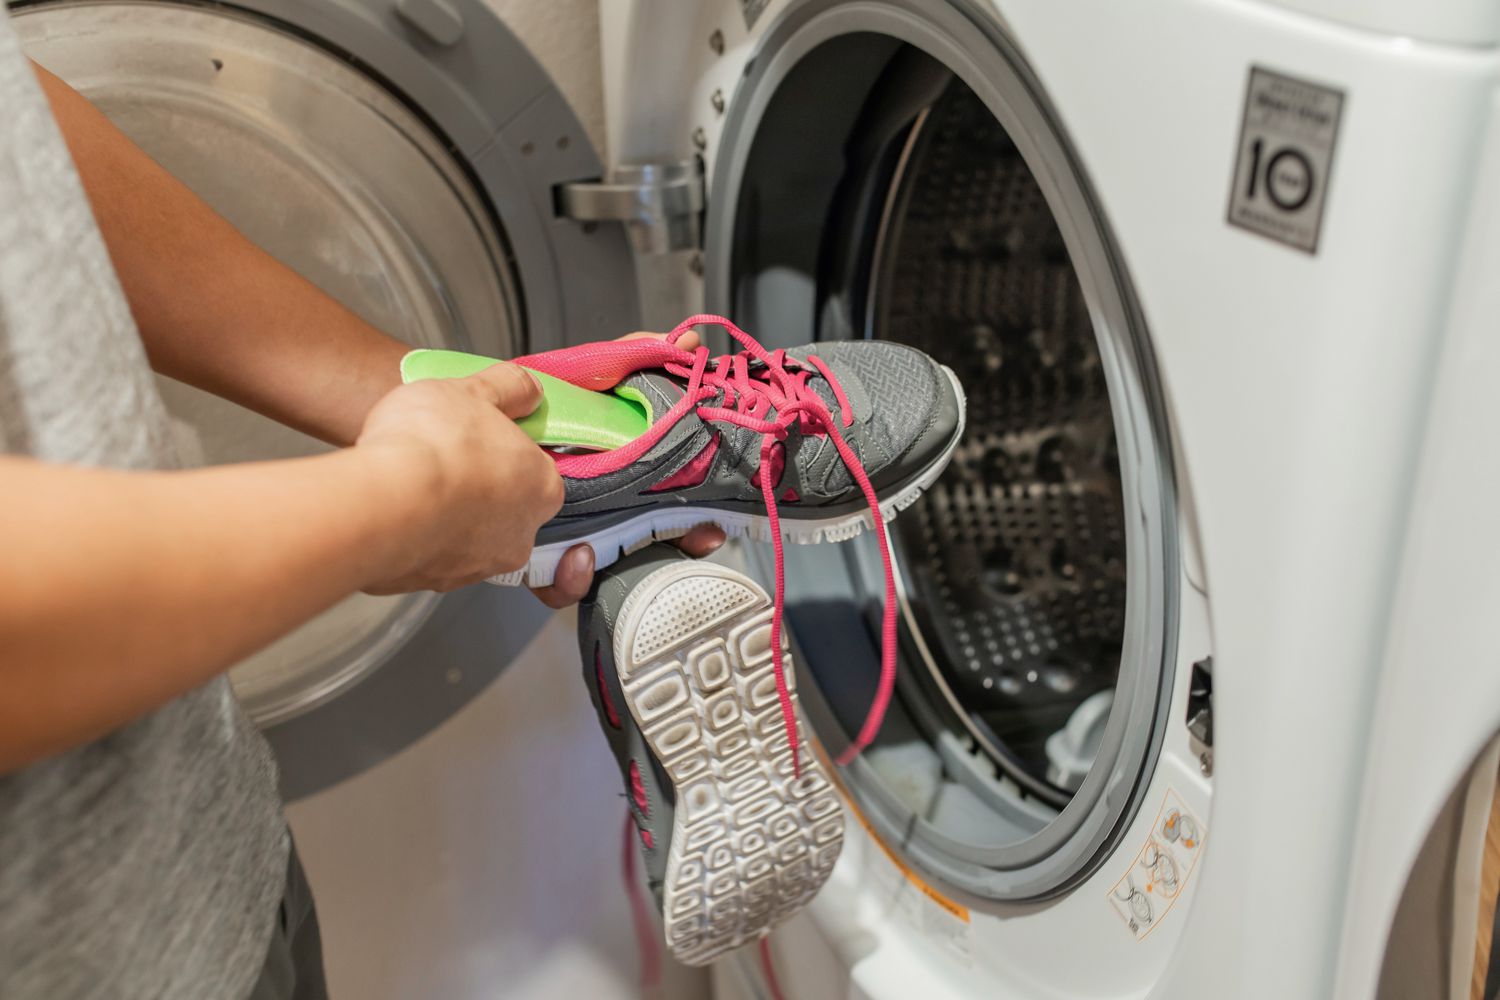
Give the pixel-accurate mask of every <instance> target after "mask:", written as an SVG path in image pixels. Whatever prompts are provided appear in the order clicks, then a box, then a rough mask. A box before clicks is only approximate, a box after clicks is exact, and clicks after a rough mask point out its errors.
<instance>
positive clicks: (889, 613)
mask: <svg viewBox="0 0 1500 1000" xmlns="http://www.w3.org/2000/svg"><path fill="white" fill-rule="evenodd" d="M700 323H716V324H718V325H719V326H722V327H723V328H724V329H725V330H727V331H729V335H730V336H731V337H733V338H734V339H735V340H737V341H739V343H740V344H741V345H742V346H743V347H744V348H745V350H744V351H742V352H741V353H738V354H727V355H724V356H722V357H720V358H718V359H716V360H715V362H714V365H713V367H712V368H710V367H709V350H708V348H706V347H700V348H698V349H697V350H696V351H694V352H693V355H692V357H693V364H692V366H691V368H686V367H684V366H682V365H680V364H674V363H670V362H669V363H668V364H666V365H664V366H663V367H664V368H666V370H667V371H669V372H671V373H672V374H674V375H676V376H678V377H679V378H686V379H687V380H688V381H687V390H686V394H685V395H684V397H683V399H684V400H691V402H690V404H689V405H691V406H693V407H695V408H696V409H697V411H698V416H699V417H701V418H702V419H703V420H706V421H709V422H722V423H727V424H732V425H734V426H736V427H745V428H748V429H750V430H752V431H755V432H756V433H758V434H760V435H761V445H760V468H761V474H760V493H761V498H762V499H763V500H764V501H765V505H766V516H767V518H768V519H769V520H770V522H771V548H772V549H773V550H774V552H775V556H776V558H775V564H776V587H775V596H774V598H773V610H772V614H771V648H772V649H773V650H777V651H779V650H780V649H781V633H782V614H783V610H784V608H785V604H786V569H785V552H784V551H783V549H782V541H781V511H780V508H779V507H778V506H777V501H776V487H777V482H776V480H777V478H778V477H777V476H776V474H775V473H774V472H773V471H772V470H773V468H774V467H775V465H776V451H777V449H778V448H780V447H783V444H782V443H783V442H784V441H785V440H786V438H787V435H788V434H789V433H790V432H791V430H792V428H793V427H796V426H798V425H800V427H801V430H802V432H803V433H804V434H826V435H828V437H829V438H830V439H831V440H832V441H833V444H834V447H835V448H837V449H838V453H839V457H840V458H841V459H843V462H844V466H845V467H846V468H847V469H848V470H849V474H850V475H851V476H853V477H854V481H855V482H856V483H857V484H859V488H860V491H861V492H862V493H863V494H864V496H865V502H866V503H867V504H869V507H870V515H871V517H872V519H873V522H874V529H875V537H876V539H877V540H878V542H879V545H880V559H881V562H882V563H883V564H884V568H885V609H884V615H883V619H882V623H881V624H882V628H881V633H882V634H881V649H880V682H879V684H878V685H877V687H876V690H875V697H874V699H873V701H872V702H871V704H870V710H869V712H868V714H867V715H866V717H865V721H864V724H863V725H862V726H861V727H860V730H859V733H858V735H856V737H855V739H854V742H853V743H851V744H850V745H849V746H848V748H846V749H845V750H844V752H843V753H842V754H841V755H840V756H839V758H838V763H839V764H840V766H842V765H845V764H848V763H849V762H850V761H851V760H853V759H854V758H855V757H856V756H857V755H858V754H859V753H860V752H861V751H862V750H864V749H865V747H867V746H869V744H870V741H871V740H873V739H874V738H875V734H876V733H877V732H879V730H880V724H881V722H882V721H883V720H884V718H885V712H886V708H887V706H888V705H889V704H890V700H891V691H892V689H893V687H894V686H895V682H896V579H895V574H894V573H893V572H892V569H891V553H890V544H889V542H888V541H887V539H886V535H885V518H884V517H883V516H882V515H881V513H880V499H879V497H877V496H876V495H875V487H874V486H873V485H872V484H871V482H870V477H869V474H868V473H866V472H865V467H864V464H863V463H861V462H860V460H859V456H858V455H856V454H855V453H854V449H853V448H851V447H850V446H849V443H848V442H847V441H845V440H844V435H843V430H842V429H843V428H844V427H848V426H849V425H850V424H852V423H854V411H853V410H852V409H851V408H850V406H849V399H848V397H847V396H845V395H844V389H843V387H842V386H840V385H839V382H838V379H836V378H835V377H834V375H833V372H831V371H829V369H828V366H827V365H826V364H824V363H823V360H822V359H821V358H819V357H817V356H816V355H812V354H810V355H808V356H807V362H806V363H807V364H809V365H811V366H812V367H813V368H814V369H816V370H817V373H818V374H820V375H822V376H823V378H824V380H825V381H827V383H828V385H829V387H830V388H831V389H832V390H833V396H834V399H835V400H836V401H837V402H838V405H839V415H838V418H835V417H834V414H833V413H832V412H831V411H830V410H829V408H828V404H827V403H825V402H824V401H823V398H822V397H821V396H819V395H818V394H817V393H816V392H815V391H813V389H812V388H811V387H809V386H808V384H807V380H808V379H809V378H810V377H811V376H812V374H813V373H812V372H811V371H809V370H808V369H807V368H804V367H802V366H801V365H799V364H797V363H796V362H795V361H792V360H790V359H788V358H787V356H786V352H785V351H780V350H778V351H767V350H766V349H765V348H764V347H762V346H761V345H760V344H758V343H757V342H756V341H755V339H754V338H753V337H751V336H750V335H749V334H748V333H746V332H745V331H743V330H741V329H740V328H739V327H738V326H736V325H734V324H733V323H731V322H730V321H729V320H727V319H725V318H724V317H722V316H709V315H699V316H689V317H688V318H687V319H685V320H683V321H682V322H681V323H679V324H677V326H676V328H674V329H673V330H672V332H671V333H669V334H667V343H668V344H671V345H673V346H675V345H676V343H677V341H678V340H679V339H681V337H682V335H683V334H684V333H686V332H687V331H688V330H690V329H692V328H693V327H694V326H697V325H699V324H700ZM750 360H754V361H758V362H760V363H761V365H762V366H763V367H762V368H761V369H760V370H759V371H758V372H755V373H754V374H755V375H760V376H763V377H760V378H757V377H753V376H752V371H751V367H750ZM789 365H790V366H792V367H791V368H789V367H788V366H789ZM721 395H722V397H723V398H722V400H720V405H716V406H709V405H704V404H705V403H706V402H707V401H708V400H711V399H717V398H718V397H720V396H721ZM731 405H732V407H733V408H731ZM772 410H775V415H774V416H769V417H768V416H767V415H768V414H769V413H770V412H771V411H772ZM774 669H775V673H776V696H777V698H778V699H779V700H780V702H781V715H782V721H783V723H784V724H785V726H786V735H787V740H788V741H789V743H790V746H791V751H792V771H793V774H794V775H795V776H798V777H800V776H801V773H802V765H801V758H800V756H799V753H798V751H799V746H800V744H799V741H798V739H797V717H796V713H795V712H794V711H793V710H792V697H791V691H790V690H789V689H788V687H787V683H786V671H785V670H784V668H783V665H782V658H781V656H780V655H778V656H776V658H775V661H774Z"/></svg>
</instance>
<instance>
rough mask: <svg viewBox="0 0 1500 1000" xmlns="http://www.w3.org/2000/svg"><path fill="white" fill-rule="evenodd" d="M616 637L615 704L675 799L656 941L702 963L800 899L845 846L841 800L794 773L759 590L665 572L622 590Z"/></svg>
mask: <svg viewBox="0 0 1500 1000" xmlns="http://www.w3.org/2000/svg"><path fill="white" fill-rule="evenodd" d="M614 635H615V639H614V643H615V663H616V667H617V669H618V671H619V674H620V685H621V689H622V690H623V692H624V695H625V701H626V703H627V705H628V706H629V709H630V713H631V715H632V716H633V717H634V718H635V721H636V723H637V724H638V725H639V726H640V727H641V730H642V732H643V733H644V734H645V737H646V741H647V743H648V744H649V745H650V747H651V750H652V752H653V753H655V754H656V756H657V758H658V759H659V760H660V761H661V763H662V767H663V769H664V770H665V771H666V773H667V776H668V778H669V779H670V780H671V782H672V787H673V789H674V792H675V798H676V803H677V804H676V809H675V812H674V816H673V828H672V841H671V848H670V850H669V852H668V855H667V867H666V880H665V885H664V887H663V906H662V909H663V923H664V926H665V932H666V941H667V946H668V947H669V948H670V949H671V951H672V953H673V955H675V956H676V957H677V959H678V960H679V961H682V962H684V963H687V964H689V965H702V964H704V963H706V962H709V961H712V960H713V959H714V958H716V957H718V956H720V955H722V954H724V953H725V952H727V951H730V950H732V949H734V948H738V947H740V946H741V945H743V944H746V943H747V942H750V941H753V940H755V939H756V938H758V937H760V936H761V935H762V934H764V933H766V932H767V931H769V930H770V929H771V928H772V927H773V926H775V925H776V924H778V923H780V922H781V921H782V920H784V919H786V918H787V917H789V916H791V915H792V914H794V913H796V912H797V911H798V910H800V909H801V908H802V907H803V906H805V905H806V904H807V903H808V901H809V900H811V899H812V897H813V895H814V894H815V893H816V892H817V891H818V889H819V888H821V887H822V885H823V883H824V882H825V881H826V880H827V878H828V875H829V873H830V872H831V871H832V870H833V866H834V863H835V862H836V861H837V860H838V856H839V850H840V849H841V847H842V846H843V838H844V816H843V807H842V804H841V803H840V801H839V798H838V793H837V792H836V790H835V788H834V786H833V784H832V782H830V781H829V780H828V777H827V775H826V774H824V772H823V767H822V764H821V763H820V762H819V761H818V759H817V757H816V756H815V755H814V754H812V753H810V752H806V751H804V752H803V753H802V754H800V757H801V763H802V775H801V777H800V778H794V777H793V775H792V755H791V748H790V745H789V744H788V741H787V735H786V730H785V728H784V725H783V721H782V715H781V706H780V703H779V701H778V699H777V697H776V679H775V672H774V670H773V660H772V656H771V648H770V642H771V638H770V637H771V601H770V598H769V597H767V596H766V593H765V591H763V590H761V589H760V587H758V586H756V585H755V584H754V583H752V582H751V581H750V580H749V579H747V578H745V577H743V576H741V575H740V574H738V573H735V572H733V571H731V570H728V569H725V568H723V567H720V566H714V565H706V564H693V563H687V564H680V565H674V566H668V567H665V568H663V569H661V570H658V571H657V572H656V573H653V574H652V575H651V576H649V577H647V578H646V579H645V580H644V581H642V582H641V583H640V584H639V585H638V586H637V587H636V588H635V590H634V591H633V592H632V593H631V594H630V595H629V597H628V598H627V599H626V602H625V604H624V607H623V608H622V609H621V613H620V619H619V623H618V624H617V625H616V627H615V631H614ZM783 655H784V656H786V654H785V653H783ZM783 663H784V667H785V672H786V678H787V684H788V686H789V687H790V688H791V690H792V692H793V699H794V702H795V697H796V688H795V680H794V675H793V672H792V665H791V659H790V657H789V656H786V658H785V659H784V660H783ZM803 732H804V730H803V727H802V726H801V724H800V722H799V724H798V734H799V737H801V736H802V735H803Z"/></svg>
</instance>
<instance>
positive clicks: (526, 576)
mask: <svg viewBox="0 0 1500 1000" xmlns="http://www.w3.org/2000/svg"><path fill="white" fill-rule="evenodd" d="M939 367H941V368H942V369H943V372H944V374H946V375H947V376H948V381H949V382H951V383H952V384H953V391H954V392H956V393H957V394H958V404H959V406H958V428H957V430H956V431H955V432H954V435H953V440H952V441H950V442H949V443H948V447H947V448H945V449H943V453H942V454H941V455H939V456H938V457H937V459H935V460H934V461H933V462H932V463H931V464H929V465H928V466H927V468H925V469H923V470H922V474H921V475H920V476H918V477H917V478H916V479H915V480H914V481H912V482H911V483H908V484H907V485H906V486H905V487H904V488H903V489H902V490H901V492H899V493H897V494H895V495H894V496H891V497H887V498H886V499H884V500H882V501H881V502H880V516H881V517H882V518H884V519H885V520H886V521H890V520H892V519H893V518H895V516H896V515H897V514H898V513H900V512H901V511H903V510H905V509H906V508H908V507H910V506H911V505H912V504H914V503H916V502H917V500H918V499H919V498H920V497H921V496H922V494H923V493H925V492H926V491H927V490H928V489H929V488H930V487H931V486H932V484H933V483H935V482H937V479H938V476H940V475H942V474H943V470H944V469H945V468H947V466H948V462H949V460H950V459H951V458H952V457H953V452H954V450H955V449H956V448H957V447H958V442H959V441H960V440H962V439H963V434H964V422H965V417H966V413H965V410H964V402H965V401H964V390H963V386H962V385H960V384H959V381H958V376H956V375H954V374H953V372H952V370H951V369H949V368H948V367H947V366H946V365H940V366H939ZM700 524H717V525H718V526H719V527H721V528H723V529H724V533H725V534H726V535H728V536H729V537H730V538H750V539H753V540H755V541H760V542H769V541H770V540H771V522H770V519H769V518H768V517H767V516H766V515H765V513H764V512H759V513H748V512H743V511H733V510H720V509H718V508H716V507H686V506H684V507H672V506H668V505H667V503H666V502H663V503H662V504H661V505H660V506H657V507H651V508H647V509H646V510H643V511H642V512H641V513H640V514H637V515H636V516H635V517H633V518H631V519H630V520H628V521H621V522H620V523H618V524H612V525H610V526H609V527H606V528H600V529H599V530H598V531H595V532H591V533H589V534H585V535H580V536H578V537H577V538H570V539H568V540H567V541H563V542H552V543H551V544H548V545H538V546H537V547H536V548H534V549H532V550H531V559H530V560H529V561H528V562H527V564H526V565H525V567H523V568H521V569H518V570H515V571H514V572H511V573H502V574H500V575H498V576H492V577H490V578H489V582H490V583H493V584H497V585H499V586H502V587H516V586H520V585H521V584H523V583H524V584H525V585H526V586H528V587H546V586H550V585H551V584H552V582H553V580H554V579H556V577H557V567H558V564H559V563H561V562H562V557H563V553H564V552H567V551H568V550H569V549H571V548H573V547H574V546H575V545H588V546H590V547H592V548H593V550H594V568H595V569H602V568H604V567H605V566H608V565H610V564H612V563H614V562H615V561H617V560H619V559H621V558H623V557H624V556H627V555H629V554H630V553H632V552H635V551H636V550H638V549H641V548H644V547H645V546H647V545H650V544H651V543H652V542H654V541H664V540H666V539H669V538H681V537H682V536H683V535H685V534H687V533H688V532H689V531H691V530H693V529H694V528H696V527H698V526H699V525H700ZM874 526H875V519H874V517H873V516H872V515H871V513H870V511H869V510H868V509H865V510H858V511H854V512H852V513H848V514H838V515H835V516H833V517H828V518H788V517H783V518H781V540H782V541H784V542H790V543H791V544H793V545H815V544H818V543H820V542H842V541H847V540H848V539H850V538H854V537H856V536H858V535H859V534H860V533H862V532H863V531H865V530H866V529H873V528H874Z"/></svg>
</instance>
